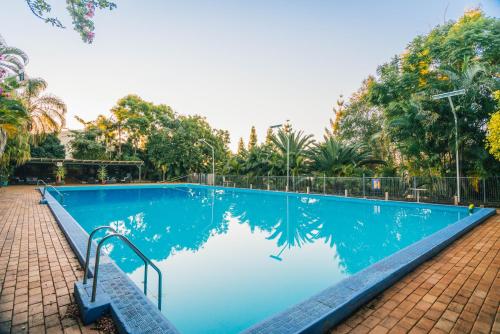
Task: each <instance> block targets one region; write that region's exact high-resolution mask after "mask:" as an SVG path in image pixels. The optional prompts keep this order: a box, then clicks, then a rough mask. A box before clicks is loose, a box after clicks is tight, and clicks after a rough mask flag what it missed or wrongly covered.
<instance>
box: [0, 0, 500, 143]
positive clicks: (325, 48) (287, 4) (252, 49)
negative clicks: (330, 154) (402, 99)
mask: <svg viewBox="0 0 500 334" xmlns="http://www.w3.org/2000/svg"><path fill="white" fill-rule="evenodd" d="M50 2H51V3H53V5H54V9H53V11H54V14H55V15H57V16H59V17H60V18H61V19H62V20H63V21H64V23H65V24H66V25H67V26H68V29H65V30H61V29H56V28H53V27H51V26H49V25H47V24H44V23H43V22H42V21H40V20H38V19H37V18H35V17H34V16H33V15H31V13H30V12H29V9H28V8H27V6H26V4H25V2H24V1H21V0H17V1H13V0H0V33H1V34H2V35H3V37H4V38H5V39H6V40H7V43H9V44H11V45H13V46H17V47H20V48H22V49H23V50H25V51H26V52H27V53H28V54H29V56H30V64H29V67H28V73H29V74H30V75H31V76H41V77H43V78H45V79H46V80H47V81H48V83H49V91H50V92H51V93H53V94H55V95H58V96H59V97H61V98H63V99H64V100H65V101H66V103H67V104H68V110H69V113H68V122H67V123H68V126H69V127H70V128H76V127H78V123H77V122H76V121H75V120H74V117H73V116H74V115H79V116H81V117H83V118H84V119H87V120H90V119H93V118H95V117H96V116H97V115H98V114H107V113H108V111H109V109H110V108H111V107H112V106H113V104H114V103H115V102H116V100H118V99H119V98H120V97H122V96H124V95H126V94H129V93H135V94H138V95H140V96H142V97H143V98H144V99H146V100H150V101H153V102H155V103H166V104H168V105H170V106H172V107H173V108H174V109H175V110H176V111H177V112H179V113H181V114H199V115H203V116H206V117H207V119H208V121H209V122H210V123H211V124H212V125H213V126H215V127H217V128H222V129H227V130H229V131H230V133H231V139H232V144H231V147H232V148H235V147H236V144H237V141H238V138H239V137H240V136H243V137H244V139H245V142H246V141H247V140H248V134H249V131H250V127H251V126H252V125H255V126H256V127H257V131H258V135H259V140H262V139H263V137H264V134H265V131H266V128H267V127H268V126H269V125H272V124H276V123H278V122H281V121H283V120H284V119H287V118H289V119H290V120H291V122H292V124H293V126H294V127H295V128H300V129H304V130H305V131H306V132H307V133H312V134H314V135H315V136H316V137H317V138H321V136H322V134H323V129H324V127H325V126H326V125H327V123H328V119H329V118H330V117H331V116H332V106H333V105H334V103H335V101H336V100H337V98H338V96H339V94H344V95H346V96H348V95H350V94H351V93H352V92H354V91H355V90H356V89H357V88H358V87H359V85H360V83H361V81H362V80H363V79H364V78H366V77H367V76H368V75H369V74H374V73H375V71H376V68H377V65H379V64H382V63H383V62H386V61H388V60H389V59H390V58H391V57H392V56H393V55H395V54H400V53H401V52H402V50H403V49H404V48H405V46H406V44H407V43H408V42H409V41H410V40H411V39H412V38H413V37H415V36H416V35H417V34H424V33H426V32H428V31H429V30H430V29H431V28H432V27H433V26H435V25H437V24H440V23H442V22H443V19H444V13H445V9H446V8H447V6H448V9H447V11H446V19H456V18H457V17H459V16H460V15H461V14H462V13H463V12H464V10H465V9H468V8H471V7H476V6H478V5H480V6H481V7H482V8H483V10H484V11H485V12H486V14H487V15H489V16H497V17H498V16H500V2H499V1H498V0H483V1H473V0H418V1H417V0H414V1H409V0H405V1H400V0H378V1H368V0H366V1H334V0H331V1H313V0H311V1H305V0H304V1H292V0H248V1H239V0H232V1H208V0H207V1H162V0H144V1H135V0H116V3H117V5H118V8H117V9H116V10H114V11H112V12H99V13H98V15H97V17H96V27H97V29H96V39H95V42H94V44H92V45H87V44H84V43H83V42H81V40H80V37H79V35H78V34H77V33H76V32H74V31H73V30H72V29H71V27H70V23H71V21H70V19H69V18H68V17H67V15H66V13H65V10H64V2H65V1H62V0H51V1H50Z"/></svg>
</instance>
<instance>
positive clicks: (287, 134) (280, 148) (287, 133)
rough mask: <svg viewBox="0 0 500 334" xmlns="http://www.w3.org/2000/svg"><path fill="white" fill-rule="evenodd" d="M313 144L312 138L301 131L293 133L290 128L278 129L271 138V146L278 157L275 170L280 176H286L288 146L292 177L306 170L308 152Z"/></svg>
mask: <svg viewBox="0 0 500 334" xmlns="http://www.w3.org/2000/svg"><path fill="white" fill-rule="evenodd" d="M313 143H314V140H313V136H312V135H305V134H304V132H303V131H293V130H292V129H291V128H284V129H280V130H279V131H278V133H277V135H276V136H274V137H273V144H274V145H275V147H276V150H277V153H278V155H279V160H278V161H277V166H276V169H277V170H278V171H279V172H280V173H281V175H285V174H286V167H287V151H288V144H289V146H290V147H289V148H290V150H289V159H290V171H291V173H292V175H299V174H300V173H303V172H305V171H306V170H307V162H308V150H309V148H310V147H311V146H312V144H313Z"/></svg>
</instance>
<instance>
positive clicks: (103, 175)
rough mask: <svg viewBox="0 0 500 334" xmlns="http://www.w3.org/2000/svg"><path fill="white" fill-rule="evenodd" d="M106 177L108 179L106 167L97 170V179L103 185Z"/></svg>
mask: <svg viewBox="0 0 500 334" xmlns="http://www.w3.org/2000/svg"><path fill="white" fill-rule="evenodd" d="M107 177H108V171H107V169H106V166H100V167H99V169H98V170H97V179H98V180H99V181H101V182H103V183H104V181H106V179H107Z"/></svg>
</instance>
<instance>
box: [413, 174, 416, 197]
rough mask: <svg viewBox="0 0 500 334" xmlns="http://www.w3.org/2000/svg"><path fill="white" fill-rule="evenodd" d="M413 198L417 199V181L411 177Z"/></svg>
mask: <svg viewBox="0 0 500 334" xmlns="http://www.w3.org/2000/svg"><path fill="white" fill-rule="evenodd" d="M413 198H417V179H416V178H415V176H414V177H413Z"/></svg>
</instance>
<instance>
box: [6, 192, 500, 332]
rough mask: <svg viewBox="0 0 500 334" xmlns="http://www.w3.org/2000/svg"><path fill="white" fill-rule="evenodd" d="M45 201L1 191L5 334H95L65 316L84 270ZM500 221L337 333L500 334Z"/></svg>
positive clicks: (467, 238)
mask: <svg viewBox="0 0 500 334" xmlns="http://www.w3.org/2000/svg"><path fill="white" fill-rule="evenodd" d="M39 198H40V195H39V193H38V192H37V191H35V190H34V187H33V186H16V187H8V188H2V189H0V245H1V249H0V254H1V255H0V286H1V288H2V289H1V292H0V293H1V294H0V332H1V333H4V332H7V333H8V332H9V331H11V332H13V333H17V332H23V331H24V332H26V331H27V330H28V329H30V331H31V332H35V330H38V331H40V332H44V331H45V329H48V330H47V331H48V332H55V333H58V332H63V331H64V332H74V333H80V332H83V333H87V332H93V331H92V330H91V329H90V328H91V327H84V326H82V325H81V323H80V322H78V321H75V320H72V319H70V318H63V316H64V314H65V311H66V308H67V305H68V304H69V303H70V302H71V301H72V299H73V296H72V290H73V282H74V281H75V280H77V279H81V276H82V273H83V272H82V271H81V268H80V265H79V262H78V260H77V258H76V256H75V254H74V253H73V252H72V250H71V248H70V246H69V244H68V242H67V241H66V239H65V237H64V234H63V233H62V231H61V230H60V229H59V226H58V225H57V223H56V221H55V219H54V217H53V216H52V214H51V213H50V210H49V208H48V207H46V206H43V205H39V204H38V200H39ZM499 223H500V219H499V217H498V216H495V217H493V218H490V219H489V220H488V221H486V222H485V223H483V224H482V225H480V226H479V227H477V228H475V229H474V230H473V231H471V232H469V233H468V234H466V235H465V236H464V237H462V238H461V239H459V240H458V241H456V242H455V243H453V244H452V245H451V246H450V247H448V248H447V249H445V250H444V251H443V252H441V253H440V254H439V255H437V256H436V257H434V258H432V259H431V260H429V261H427V262H425V263H424V264H423V265H421V266H420V267H418V268H417V269H416V270H415V271H413V272H412V273H410V274H408V275H407V276H406V277H405V278H404V279H403V280H401V281H400V282H399V283H397V284H396V285H394V286H393V287H391V288H389V289H388V290H386V291H385V292H384V293H383V294H382V295H381V296H379V297H377V298H376V299H375V300H374V301H372V302H370V303H368V305H367V306H365V307H363V308H362V309H361V310H359V311H357V312H356V313H355V314H354V315H353V316H351V317H350V318H348V319H347V320H346V321H344V322H343V323H342V324H341V325H339V326H337V327H336V328H335V329H334V330H333V331H334V332H349V331H351V332H353V333H355V332H369V331H380V332H389V331H393V332H408V331H410V330H412V331H414V332H419V330H420V332H428V331H430V330H433V331H435V332H448V331H447V330H446V328H448V327H449V326H450V323H452V324H453V326H452V327H451V328H450V329H453V328H455V327H456V330H457V331H458V332H460V331H464V329H465V332H468V331H469V330H472V329H476V330H477V332H489V331H492V332H494V331H497V332H498V331H499V330H500V328H499V326H500V324H499V321H500V319H499V316H498V313H499V305H498V304H499V300H500V297H499V292H498V291H499V290H500V285H499V284H500V281H499V278H497V276H498V270H499V266H500V260H499V259H498V257H499V256H498V251H499V237H500V225H499ZM495 303H496V304H495ZM491 304H495V305H496V307H495V305H491ZM46 305H47V311H46V308H45V306H46ZM443 307H444V309H443ZM492 307H493V308H492ZM54 309H55V310H56V312H55V313H53V312H54ZM493 309H494V310H493ZM457 314H458V316H457ZM471 319H472V320H471ZM495 319H496V320H495ZM495 321H496V322H495ZM431 325H432V326H431ZM429 326H430V327H429ZM446 326H448V327H446ZM467 326H469V327H467ZM486 328H488V329H487V330H486V331H485V329H486ZM468 329H469V330H468Z"/></svg>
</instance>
